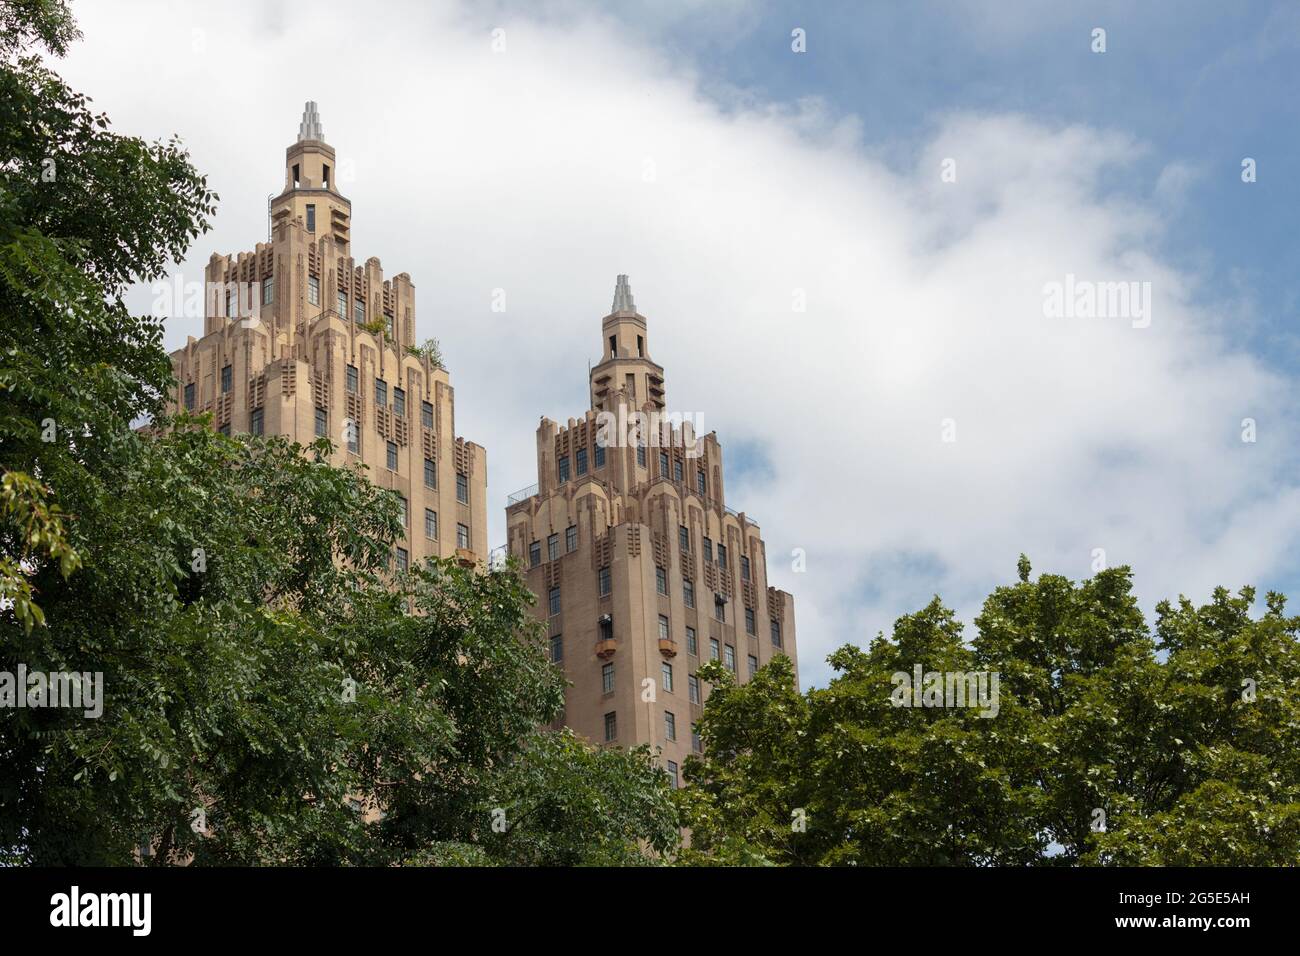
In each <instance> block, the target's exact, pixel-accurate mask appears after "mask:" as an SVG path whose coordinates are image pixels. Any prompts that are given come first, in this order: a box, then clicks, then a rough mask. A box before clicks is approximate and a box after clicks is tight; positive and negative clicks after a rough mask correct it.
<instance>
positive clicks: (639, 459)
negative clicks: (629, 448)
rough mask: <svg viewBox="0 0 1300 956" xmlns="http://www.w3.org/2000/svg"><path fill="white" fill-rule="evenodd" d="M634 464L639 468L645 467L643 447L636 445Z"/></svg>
mask: <svg viewBox="0 0 1300 956" xmlns="http://www.w3.org/2000/svg"><path fill="white" fill-rule="evenodd" d="M636 463H637V465H638V466H639V467H641V468H644V467H645V445H642V444H638V445H637V446H636Z"/></svg>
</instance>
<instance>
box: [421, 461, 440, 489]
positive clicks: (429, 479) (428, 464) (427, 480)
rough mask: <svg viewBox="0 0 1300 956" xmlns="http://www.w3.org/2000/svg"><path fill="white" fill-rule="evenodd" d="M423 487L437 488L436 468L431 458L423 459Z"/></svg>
mask: <svg viewBox="0 0 1300 956" xmlns="http://www.w3.org/2000/svg"><path fill="white" fill-rule="evenodd" d="M424 487H426V488H437V487H438V467H437V466H436V465H435V464H434V463H433V459H432V458H426V459H424Z"/></svg>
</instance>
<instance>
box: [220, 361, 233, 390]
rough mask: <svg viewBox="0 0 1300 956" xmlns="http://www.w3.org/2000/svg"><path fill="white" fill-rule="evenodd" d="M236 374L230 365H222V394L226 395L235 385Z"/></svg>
mask: <svg viewBox="0 0 1300 956" xmlns="http://www.w3.org/2000/svg"><path fill="white" fill-rule="evenodd" d="M234 384H235V383H234V375H233V373H232V370H231V368H230V366H229V365H223V366H222V367H221V394H222V395H225V394H226V393H227V392H229V391H230V390H231V388H233V387H234Z"/></svg>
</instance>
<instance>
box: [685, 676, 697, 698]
mask: <svg viewBox="0 0 1300 956" xmlns="http://www.w3.org/2000/svg"><path fill="white" fill-rule="evenodd" d="M686 697H687V699H688V700H689V701H690V702H691V703H692V704H698V703H699V702H700V679H699V678H698V677H696V676H695V675H694V674H687V675H686Z"/></svg>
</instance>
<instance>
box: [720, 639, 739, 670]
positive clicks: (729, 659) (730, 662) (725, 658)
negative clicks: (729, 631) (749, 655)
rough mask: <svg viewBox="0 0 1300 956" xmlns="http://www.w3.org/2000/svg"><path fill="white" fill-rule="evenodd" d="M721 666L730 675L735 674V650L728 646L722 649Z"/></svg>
mask: <svg viewBox="0 0 1300 956" xmlns="http://www.w3.org/2000/svg"><path fill="white" fill-rule="evenodd" d="M722 665H723V666H724V667H725V668H726V669H727V670H729V671H731V673H733V674H734V673H736V649H735V648H734V647H732V646H731V645H730V644H728V645H727V646H726V647H724V648H723V649H722Z"/></svg>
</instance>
